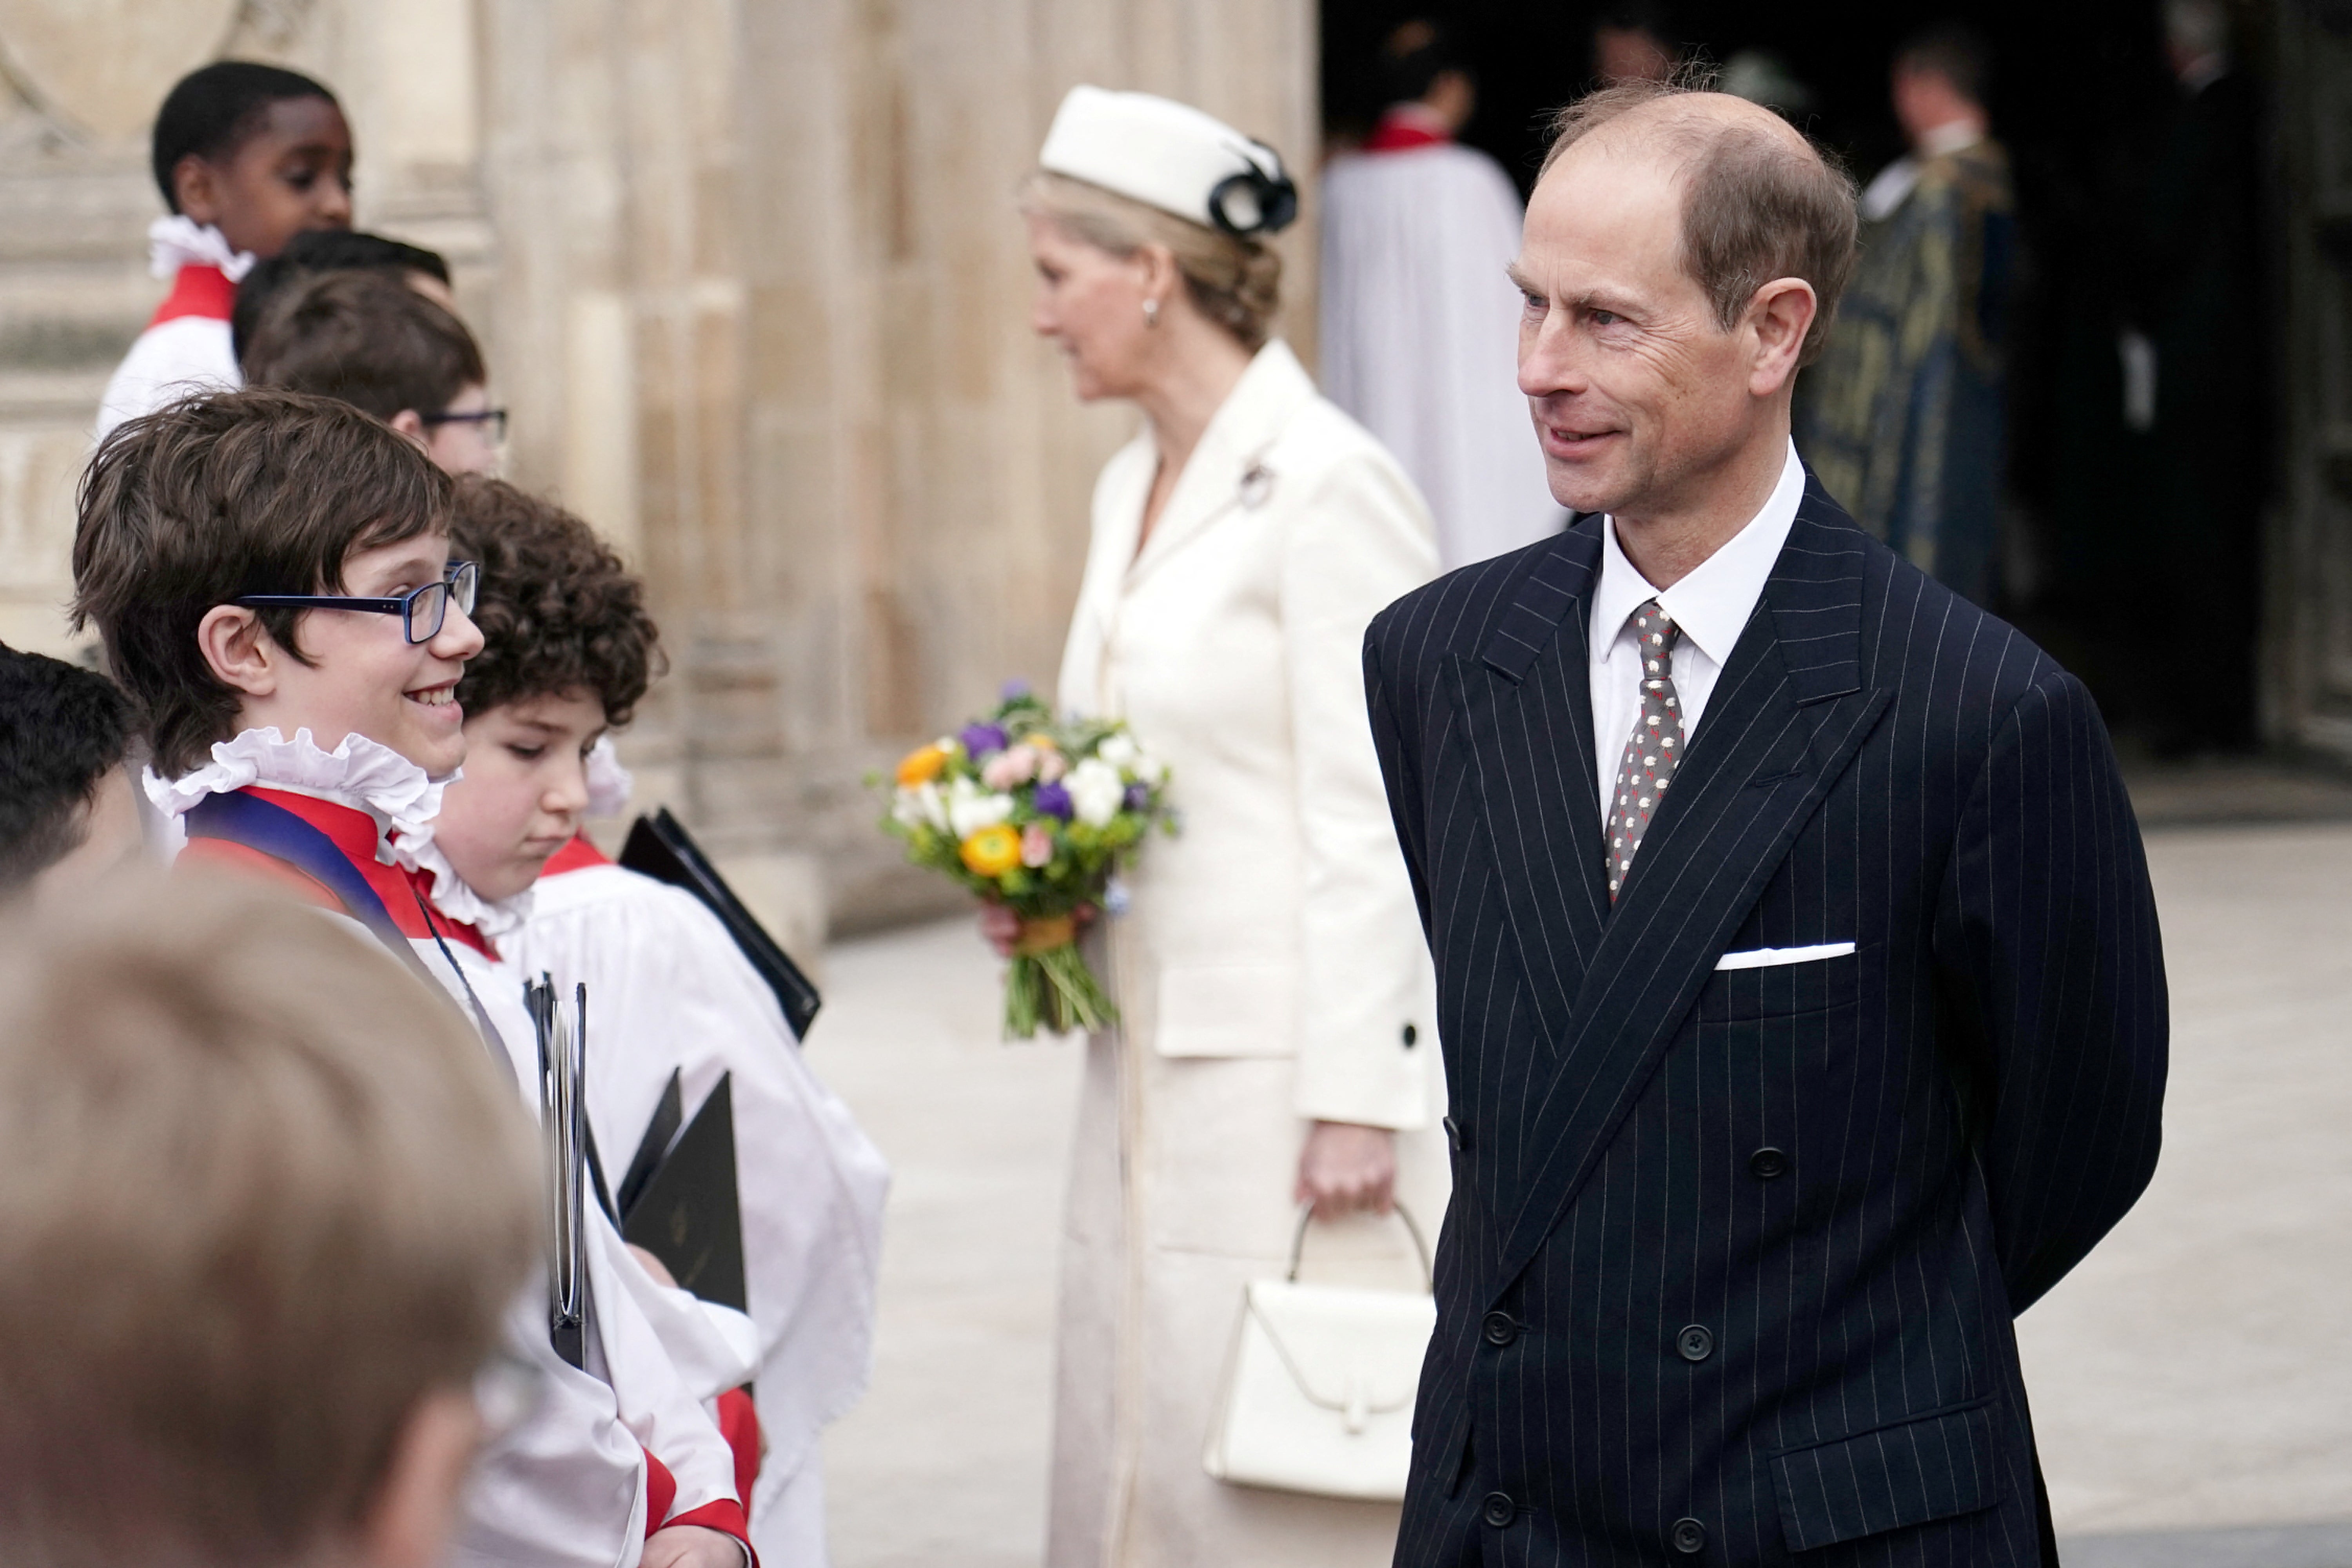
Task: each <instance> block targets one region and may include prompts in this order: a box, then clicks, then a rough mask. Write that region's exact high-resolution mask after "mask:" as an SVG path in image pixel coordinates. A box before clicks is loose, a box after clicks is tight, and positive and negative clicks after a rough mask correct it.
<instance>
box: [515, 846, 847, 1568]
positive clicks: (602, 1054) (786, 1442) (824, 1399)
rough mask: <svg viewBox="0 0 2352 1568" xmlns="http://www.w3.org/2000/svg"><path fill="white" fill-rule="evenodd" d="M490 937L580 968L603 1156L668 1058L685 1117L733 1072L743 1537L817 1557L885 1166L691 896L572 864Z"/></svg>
mask: <svg viewBox="0 0 2352 1568" xmlns="http://www.w3.org/2000/svg"><path fill="white" fill-rule="evenodd" d="M501 940H502V942H504V943H505V946H506V948H507V951H509V952H510V953H511V954H512V955H513V957H514V959H515V961H516V963H518V965H520V967H521V968H522V969H523V970H524V971H525V972H527V973H537V972H538V971H540V970H541V969H545V970H547V971H549V972H551V973H557V974H564V975H572V976H576V977H577V978H579V979H583V980H585V981H586V982H587V983H588V991H589V1016H590V1025H589V1042H590V1043H589V1086H588V1108H589V1119H590V1121H591V1123H592V1124H593V1127H594V1130H595V1134H596V1142H597V1145H598V1147H599V1149H600V1150H602V1151H604V1154H605V1157H606V1159H607V1161H608V1163H609V1165H610V1166H612V1167H618V1166H621V1165H625V1163H627V1161H628V1159H629V1157H630V1155H631V1154H632V1153H633V1152H635V1149H636V1147H637V1145H638V1142H639V1141H640V1140H641V1139H642V1138H643V1137H644V1135H645V1130H646V1123H647V1122H648V1121H651V1120H652V1117H653V1114H654V1109H655V1106H656V1103H657V1102H658V1100H660V1097H661V1093H662V1089H663V1087H664V1086H665V1085H666V1084H667V1082H668V1079H669V1075H670V1073H671V1072H672V1071H673V1070H676V1071H677V1072H678V1073H679V1075H680V1089H681V1092H682V1094H683V1098H684V1104H685V1110H686V1114H687V1119H688V1121H691V1120H692V1119H693V1116H694V1113H695V1111H696V1110H698V1108H699V1107H700V1106H701V1104H702V1102H703V1101H704V1100H706V1099H707V1098H708V1097H709V1093H710V1091H711V1089H713V1088H714V1087H715V1086H716V1085H717V1084H718V1081H719V1075H720V1074H722V1073H732V1074H733V1086H732V1094H733V1097H734V1110H735V1161H736V1170H737V1173H738V1186H739V1189H740V1203H741V1213H742V1220H743V1255H744V1272H745V1283H746V1287H747V1290H748V1294H749V1298H750V1300H749V1306H750V1309H751V1320H752V1322H753V1323H754V1324H755V1325H756V1326H757V1329H758V1337H759V1358H758V1365H757V1368H756V1373H757V1381H756V1384H755V1386H754V1391H753V1392H754V1397H755V1399H756V1400H757V1403H758V1405H759V1412H760V1426H761V1432H762V1433H763V1434H764V1435H765V1436H766V1438H767V1442H768V1452H767V1456H766V1458H764V1459H763V1460H762V1461H761V1468H760V1479H759V1483H758V1485H757V1487H756V1488H755V1489H754V1496H753V1498H752V1499H751V1536H752V1543H753V1544H754V1545H755V1546H756V1547H758V1549H759V1551H760V1552H761V1557H762V1558H763V1559H764V1560H765V1561H766V1562H768V1563H771V1564H779V1563H790V1564H792V1568H818V1565H820V1564H822V1563H823V1562H824V1556H823V1552H824V1517H823V1490H822V1488H823V1479H822V1471H821V1468H820V1465H819V1455H818V1447H817V1439H818V1436H819V1434H820V1433H821V1432H822V1431H823V1430H824V1426H825V1424H826V1423H828V1422H830V1421H832V1420H834V1419H835V1417H837V1416H839V1415H842V1414H843V1413H844V1412H845V1411H846V1410H847V1409H848V1408H849V1407H850V1406H851V1405H853V1404H855V1403H856V1400H857V1398H858V1396H859V1395H860V1394H862V1393H864V1391H865V1388H866V1374H867V1372H868V1369H869V1367H870V1365H871V1362H872V1336H873V1319H874V1288H875V1276H876V1270H877V1267H878V1265H879V1261H880V1254H881V1226H882V1205H883V1199H884V1196H885V1195H886V1194H887V1191H888V1188H889V1171H888V1167H887V1165H886V1164H885V1163H883V1160H882V1156H881V1154H880V1153H879V1152H877V1150H876V1149H875V1147H874V1145H873V1143H872V1142H869V1141H868V1140H867V1138H866V1135H865V1133H864V1132H863V1131H860V1130H859V1128H858V1126H857V1124H856V1121H855V1120H854V1119H853V1118H852V1117H851V1115H850V1113H849V1110H848V1108H847V1107H846V1106H845V1105H844V1104H843V1103H842V1102H841V1100H840V1099H839V1098H838V1097H837V1096H835V1094H834V1093H833V1092H832V1090H830V1089H827V1088H826V1087H825V1086H824V1083H823V1082H822V1081H820V1080H819V1079H818V1078H817V1077H816V1075H815V1074H814V1072H813V1071H811V1070H810V1068H809V1066H808V1064H807V1062H806V1061H805V1060H804V1059H803V1058H802V1056H801V1053H800V1049H799V1047H798V1046H797V1045H796V1044H795V1043H794V1041H793V1035H792V1031H791V1028H790V1026H787V1025H786V1023H785V1022H784V1016H783V1013H782V1009H781V1008H779V1007H778V1005H777V1003H776V998H775V994H774V993H773V992H772V991H771V990H770V989H769V988H768V986H767V984H766V983H765V982H764V981H762V980H761V978H760V975H759V973H758V972H757V971H756V970H754V969H753V968H752V967H751V963H750V962H749V961H748V960H746V959H745V958H744V957H743V955H742V953H741V952H740V950H738V949H737V947H736V946H735V943H734V941H733V939H731V938H730V936H729V935H728V934H727V930H726V928H725V927H724V926H722V925H721V924H719V921H718V919H717V918H716V917H715V916H713V915H712V914H711V913H710V911H709V910H706V909H705V908H703V906H702V905H701V904H700V903H698V901H697V900H695V899H694V898H693V897H692V895H690V894H688V893H687V892H684V891H683V890H681V889H677V888H672V887H669V886H667V885H666V884H664V883H661V882H657V881H655V880H654V879H651V878H648V877H644V876H640V875H639V874H637V873H636V872H635V871H629V870H625V869H623V868H620V867H618V866H611V865H595V866H585V867H582V868H578V869H574V870H567V871H563V872H562V873H560V874H557V875H552V876H547V877H542V878H541V879H540V881H539V882H538V884H537V885H536V887H535V888H534V889H532V904H531V909H530V918H529V919H528V920H527V921H525V922H524V923H523V924H522V926H521V927H520V929H519V930H518V931H514V932H513V933H511V934H510V935H509V936H507V937H505V938H502V939H501ZM608 1173H611V1174H617V1171H616V1170H608Z"/></svg>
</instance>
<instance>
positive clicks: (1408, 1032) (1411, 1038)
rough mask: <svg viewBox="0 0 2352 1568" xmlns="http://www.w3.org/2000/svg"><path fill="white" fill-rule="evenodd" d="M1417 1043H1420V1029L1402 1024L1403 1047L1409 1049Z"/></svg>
mask: <svg viewBox="0 0 2352 1568" xmlns="http://www.w3.org/2000/svg"><path fill="white" fill-rule="evenodd" d="M1419 1044H1421V1031H1420V1030H1419V1029H1416V1028H1414V1027H1413V1026H1412V1025H1411V1024H1407V1025H1406V1026H1404V1048H1405V1049H1406V1050H1411V1049H1412V1048H1413V1047H1415V1046H1417V1045H1419Z"/></svg>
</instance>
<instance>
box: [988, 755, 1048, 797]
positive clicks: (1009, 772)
mask: <svg viewBox="0 0 2352 1568" xmlns="http://www.w3.org/2000/svg"><path fill="white" fill-rule="evenodd" d="M1036 776H1037V752H1036V750H1035V749H1034V747H1030V746H1010V747H1007V748H1006V749H1005V750H1003V751H1002V752H997V753H996V755H994V756H992V757H991V758H989V759H988V761H987V762H986V763H983V764H982V767H981V770H980V782H981V783H982V784H986V785H987V786H988V787H989V788H991V789H997V790H1003V789H1011V788H1013V786H1014V785H1016V784H1027V783H1028V782H1029V781H1030V780H1031V779H1033V778H1034V777H1036Z"/></svg>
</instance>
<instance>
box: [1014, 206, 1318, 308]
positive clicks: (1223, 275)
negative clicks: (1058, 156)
mask: <svg viewBox="0 0 2352 1568" xmlns="http://www.w3.org/2000/svg"><path fill="white" fill-rule="evenodd" d="M1021 211H1022V213H1023V214H1024V216H1030V217H1039V218H1044V219H1045V221H1046V222H1048V223H1051V224H1052V225H1053V226H1055V227H1056V228H1058V229H1060V230H1061V231H1062V232H1063V233H1064V234H1066V235H1068V236H1069V237H1071V238H1072V239H1075V240H1079V241H1082V242H1083V243H1085V244H1087V245H1091V246H1093V247H1095V248H1096V249H1097V250H1103V251H1108V252H1109V253H1110V254H1111V255H1113V256H1117V257H1120V258H1126V257H1129V256H1133V255H1134V254H1135V253H1136V252H1137V251H1139V250H1140V249H1142V248H1143V247H1145V246H1147V245H1158V246H1162V247H1166V248H1167V250H1168V252H1169V254H1170V255H1171V256H1173V257H1174V258H1176V270H1177V272H1178V273H1180V274H1181V276H1182V277H1183V279H1184V292H1185V293H1186V294H1188V295H1190V296H1191V297H1192V304H1193V307H1194V308H1195V309H1197V310H1199V311H1200V312H1201V314H1202V315H1203V316H1206V317H1207V318H1208V319H1209V320H1210V321H1214V322H1215V323H1216V324H1217V325H1218V326H1220V327H1223V329H1224V330H1225V331H1228V332H1231V333H1232V334H1233V335H1234V339H1235V341H1237V342H1240V344H1241V345H1242V347H1244V348H1245V349H1248V350H1249V351H1250V352H1251V353H1256V352H1257V350H1258V349H1259V348H1261V347H1262V346H1264V344H1265V340H1266V337H1267V334H1268V332H1269V331H1270V330H1271V328H1272V326H1273V323H1274V316H1275V312H1276V310H1280V309H1281V308H1282V258H1281V257H1280V256H1279V255H1277V254H1276V252H1275V250H1274V249H1273V248H1272V247H1269V246H1267V245H1265V244H1264V243H1263V242H1261V241H1258V240H1255V239H1244V238H1242V237H1239V236H1236V235H1230V234H1220V233H1219V232H1217V231H1216V230H1215V229H1213V228H1210V227H1208V226H1206V225H1204V224H1197V223H1193V222H1192V221H1191V220H1189V219H1186V218H1181V217H1178V216H1176V215H1175V214H1174V213H1170V212H1162V211H1160V209H1159V208H1158V207H1155V206H1150V205H1145V204H1144V203H1142V202H1139V201H1134V200H1130V199H1129V198H1128V197H1126V196H1122V195H1118V194H1117V193H1116V192H1112V191H1107V190H1105V189H1103V188H1102V187H1101V186H1100V185H1093V184H1087V182H1086V181H1084V180H1074V179H1071V178H1070V177H1069V176H1068V175H1066V174H1049V173H1047V172H1046V171H1045V170H1043V169H1040V170H1038V171H1036V172H1035V173H1034V174H1031V175H1030V176H1029V177H1028V178H1027V179H1026V180H1024V181H1023V182H1022V184H1021Z"/></svg>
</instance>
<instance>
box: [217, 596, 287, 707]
mask: <svg viewBox="0 0 2352 1568" xmlns="http://www.w3.org/2000/svg"><path fill="white" fill-rule="evenodd" d="M196 647H198V648H199V649H200V650H202V651H203V653H204V656H205V666H206V667H207V668H210V669H211V670H212V672H213V676H214V678H215V679H217V680H219V681H220V682H221V683H222V684H223V685H225V686H228V687H231V688H233V689H236V690H238V691H241V692H243V693H244V694H245V695H246V696H247V697H270V696H275V695H276V694H277V691H278V660H279V659H281V658H285V657H286V650H285V649H284V648H281V647H278V639H277V638H275V637H271V636H270V635H269V628H268V627H267V626H263V625H262V624H261V617H260V616H257V615H256V614H254V613H253V612H252V611H251V610H248V609H246V608H245V607H244V606H242V605H214V606H213V607H212V608H211V609H209V610H206V611H205V618H204V619H203V620H201V621H198V622H197V623H196Z"/></svg>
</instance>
